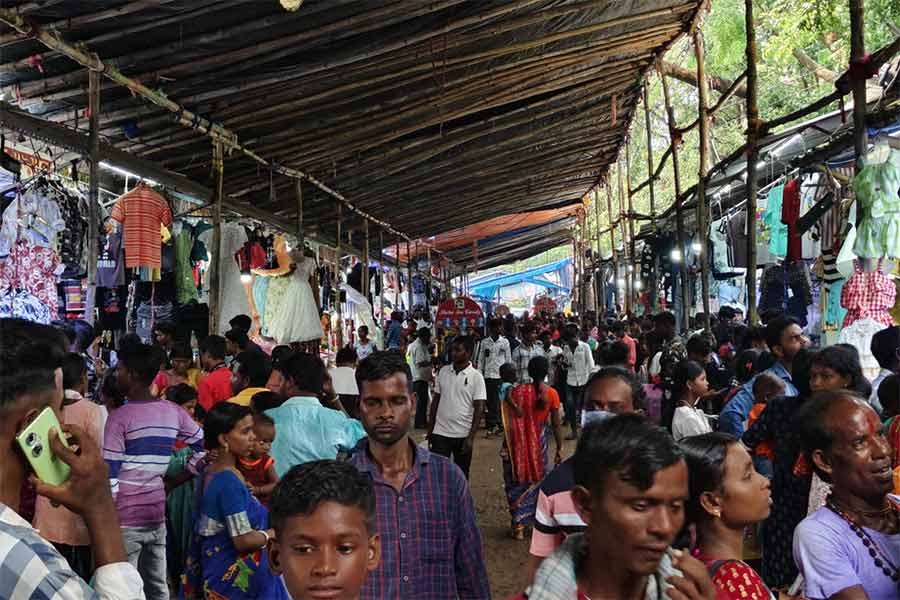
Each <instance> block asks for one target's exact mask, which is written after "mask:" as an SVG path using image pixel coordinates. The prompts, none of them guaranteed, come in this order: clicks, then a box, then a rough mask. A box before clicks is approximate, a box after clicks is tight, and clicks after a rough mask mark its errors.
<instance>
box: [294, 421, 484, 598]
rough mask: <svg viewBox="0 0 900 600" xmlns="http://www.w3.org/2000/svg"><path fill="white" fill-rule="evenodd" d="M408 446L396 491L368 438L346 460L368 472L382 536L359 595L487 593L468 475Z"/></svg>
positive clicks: (460, 595) (481, 595) (458, 595)
mask: <svg viewBox="0 0 900 600" xmlns="http://www.w3.org/2000/svg"><path fill="white" fill-rule="evenodd" d="M279 435H280V434H279ZM411 445H412V444H411ZM412 447H413V451H414V452H415V456H414V459H413V466H412V469H411V470H410V472H409V473H407V475H406V480H405V481H404V482H403V486H402V489H401V491H399V492H398V491H397V490H396V488H394V487H393V486H392V485H391V484H390V483H388V482H386V481H385V480H384V477H383V476H382V474H381V472H380V471H379V470H378V466H377V465H376V464H375V462H374V461H373V460H372V457H371V456H370V455H369V451H368V448H369V442H368V439H367V438H366V439H363V440H361V441H360V442H359V444H358V445H357V447H356V448H355V449H354V451H353V454H352V455H351V457H350V463H351V464H353V465H354V466H355V467H356V468H357V469H359V470H360V472H362V473H365V474H367V475H369V477H371V478H372V483H373V486H374V488H375V506H376V512H377V517H376V518H377V521H378V527H377V531H378V533H379V534H380V535H381V564H380V565H379V566H378V568H377V569H376V570H375V571H373V572H372V573H370V574H369V577H368V579H366V584H365V586H364V587H363V589H362V594H360V598H361V599H362V600H400V599H401V598H415V599H416V600H446V599H448V598H466V599H486V598H490V597H491V592H490V585H489V584H488V578H487V572H486V571H485V567H484V554H483V551H482V542H481V531H479V529H478V524H477V523H476V522H475V506H474V503H473V502H472V495H471V494H470V493H469V485H468V483H467V482H466V478H465V477H464V476H463V474H462V471H460V470H459V467H457V466H456V465H455V464H453V463H452V462H450V460H448V459H446V458H444V457H443V456H438V455H437V454H433V453H431V452H429V451H428V450H427V449H425V448H423V447H421V446H415V445H413V446H412Z"/></svg>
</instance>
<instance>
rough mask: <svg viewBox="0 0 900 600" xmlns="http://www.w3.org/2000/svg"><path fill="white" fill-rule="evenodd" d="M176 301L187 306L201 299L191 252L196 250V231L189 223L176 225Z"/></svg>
mask: <svg viewBox="0 0 900 600" xmlns="http://www.w3.org/2000/svg"><path fill="white" fill-rule="evenodd" d="M174 246H175V299H176V301H177V302H178V303H179V304H187V303H188V302H195V301H198V300H199V299H200V294H199V292H198V291H197V282H196V281H195V280H194V265H193V261H192V260H191V250H192V249H193V248H194V230H193V228H192V227H190V226H189V225H188V224H187V223H181V224H180V226H178V225H176V233H175V241H174Z"/></svg>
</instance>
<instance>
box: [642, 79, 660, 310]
mask: <svg viewBox="0 0 900 600" xmlns="http://www.w3.org/2000/svg"><path fill="white" fill-rule="evenodd" d="M649 86H650V83H649V82H645V83H644V129H646V130H647V173H648V174H649V175H650V227H651V231H653V233H656V190H655V189H654V185H653V184H654V178H653V128H652V127H650V91H649ZM649 286H650V289H652V290H653V291H654V293H653V294H651V295H650V311H651V312H656V309H657V307H658V305H659V293H658V291H657V290H659V256H658V255H656V254H654V255H653V272H652V273H650V283H649Z"/></svg>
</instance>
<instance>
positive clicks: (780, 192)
mask: <svg viewBox="0 0 900 600" xmlns="http://www.w3.org/2000/svg"><path fill="white" fill-rule="evenodd" d="M783 198H784V185H776V186H775V187H773V188H772V189H770V190H769V193H768V194H767V195H766V212H765V216H764V218H763V221H764V223H765V229H764V231H763V239H764V240H765V241H766V242H767V244H768V249H769V253H770V254H772V255H774V256H779V257H782V258H783V257H785V256H786V255H787V237H788V231H787V225H785V224H784V223H783V222H782V216H781V213H782V210H781V204H782V200H783ZM765 262H769V261H765Z"/></svg>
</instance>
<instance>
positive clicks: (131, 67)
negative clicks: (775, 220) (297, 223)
mask: <svg viewBox="0 0 900 600" xmlns="http://www.w3.org/2000/svg"><path fill="white" fill-rule="evenodd" d="M702 4H703V2H702V0H618V1H615V2H612V1H585V0H508V1H505V2H467V1H464V0H435V1H433V2H421V1H419V0H365V1H359V0H306V1H305V2H303V3H302V5H301V6H300V9H299V10H297V11H296V12H288V11H286V10H285V9H284V8H282V6H281V5H280V4H279V3H278V2H276V1H274V0H156V1H154V2H146V1H139V0H93V1H91V2H84V1H83V0H52V1H34V0H8V1H6V2H4V3H3V7H4V8H7V9H10V8H11V9H14V10H16V11H18V12H19V13H20V14H21V15H23V16H24V17H25V18H26V19H27V22H28V23H29V26H30V27H32V28H52V29H53V30H55V31H56V32H58V33H59V35H60V36H62V37H63V38H64V39H65V40H66V41H68V42H69V43H71V44H77V45H79V46H80V47H84V48H85V49H86V51H87V52H89V53H91V54H92V55H93V54H94V53H95V54H96V56H98V57H99V58H100V59H102V60H107V61H111V62H112V63H113V64H115V65H116V67H117V68H118V69H119V70H120V71H121V72H123V73H125V74H126V75H127V76H129V77H132V78H134V79H137V80H139V81H140V82H141V83H142V84H143V85H145V86H148V87H150V88H154V89H158V90H161V91H162V92H163V93H164V94H165V95H166V97H167V98H168V99H171V100H173V101H175V102H177V103H179V104H180V105H181V106H182V107H188V108H189V109H190V110H192V111H194V112H196V113H197V114H199V115H202V116H204V117H207V118H209V119H211V120H212V121H214V122H216V123H220V124H222V125H223V126H225V127H227V128H228V130H229V131H232V132H234V133H236V134H237V136H238V139H239V141H240V142H241V143H242V144H243V145H244V146H246V147H248V148H250V149H252V150H253V151H254V152H256V153H257V154H258V155H259V156H262V157H264V158H265V159H266V160H268V161H270V163H269V164H278V165H285V166H289V167H292V168H297V169H302V170H304V171H305V172H307V173H309V174H311V175H313V176H315V177H316V178H317V179H319V180H320V181H322V182H324V183H325V184H327V185H328V186H330V187H332V188H333V189H335V190H338V191H340V192H341V193H342V194H343V195H344V196H345V197H346V198H347V200H348V201H350V202H352V203H353V204H354V205H355V206H357V207H359V208H360V209H362V210H365V211H367V212H368V213H369V214H371V215H373V216H375V217H377V218H378V219H380V220H382V221H385V222H388V223H390V224H391V225H392V226H393V227H395V228H396V229H398V230H399V231H401V232H403V233H404V234H407V235H409V236H411V237H413V238H415V237H427V236H431V235H436V234H439V233H441V232H446V231H451V230H454V229H458V228H460V227H464V226H466V225H470V224H473V223H478V222H481V221H484V220H485V219H491V218H494V217H498V216H502V215H507V214H510V213H521V212H522V211H524V210H531V209H541V208H546V207H547V206H550V205H554V204H557V203H559V202H571V201H573V200H577V199H579V198H581V197H582V196H583V195H584V194H585V193H586V192H587V190H588V189H589V188H590V187H591V186H592V185H594V184H595V183H596V182H597V181H598V179H600V178H602V177H603V176H604V175H605V174H606V172H607V171H608V168H609V165H610V164H611V163H612V162H614V161H615V159H616V157H617V156H618V153H619V148H620V146H621V144H622V141H623V139H624V135H625V132H626V130H627V126H628V123H629V122H630V120H631V119H632V116H633V113H634V108H635V105H636V103H637V101H638V98H639V97H640V94H641V91H640V90H641V84H642V81H643V77H644V74H645V72H646V71H647V69H649V68H650V67H651V65H652V64H653V62H654V61H655V60H656V59H657V58H658V57H659V56H660V55H661V53H662V52H664V51H665V49H667V48H668V47H669V46H670V45H671V44H672V42H673V41H674V40H675V39H676V38H677V37H678V36H680V35H681V34H683V33H684V32H686V31H688V30H689V29H690V28H691V27H692V26H693V24H694V23H695V22H696V16H697V13H698V9H699V7H700V6H701V5H702ZM33 30H34V29H33ZM0 44H3V52H2V57H0V85H2V88H3V91H4V92H5V95H6V98H7V99H9V100H10V101H13V102H15V103H16V104H18V105H19V106H20V107H26V108H27V109H28V110H29V111H31V112H32V113H33V114H36V115H39V116H40V117H41V118H44V119H48V120H51V121H55V122H59V123H65V124H67V125H69V126H71V127H75V126H77V127H79V128H80V129H81V130H82V131H84V129H85V125H86V121H87V116H86V113H85V108H86V106H87V80H88V73H87V69H85V68H84V67H82V66H80V65H78V64H76V63H75V62H73V61H72V60H70V59H69V58H67V57H65V56H62V55H61V54H60V53H59V52H56V51H51V50H48V48H47V47H46V46H44V45H42V44H41V43H40V42H39V41H38V40H37V39H34V37H33V36H24V37H23V36H22V35H20V34H18V33H17V32H15V31H13V30H12V29H11V28H8V27H6V26H0ZM82 45H83V46H82ZM101 96H102V97H101V102H100V106H101V114H100V122H101V127H102V131H101V133H102V136H103V137H104V139H105V140H106V141H107V142H111V143H113V144H115V145H116V146H117V147H118V148H119V149H122V150H126V151H129V152H133V153H137V154H139V155H140V156H141V157H143V158H146V159H150V160H153V161H157V162H159V163H162V164H163V165H164V166H166V167H168V168H170V169H172V170H174V171H177V172H179V173H182V174H184V175H186V176H188V177H190V178H191V179H193V180H196V181H208V180H209V177H210V165H211V143H210V140H209V139H208V138H206V137H204V136H202V135H200V134H198V133H197V132H195V131H192V130H190V129H189V128H185V127H184V126H183V125H181V124H179V123H177V122H176V120H175V119H173V113H172V112H169V111H168V110H166V109H165V108H161V107H160V106H157V105H154V104H150V103H149V102H147V101H146V100H145V99H143V98H141V97H140V96H139V95H135V94H133V93H132V91H131V90H129V89H127V88H124V87H122V86H119V85H117V84H114V83H112V82H110V81H104V84H103V88H102V94H101ZM225 192H226V194H228V195H229V197H232V198H236V199H241V200H243V201H248V202H250V203H251V204H253V205H254V206H255V207H256V208H257V209H259V210H262V211H265V212H266V213H267V214H272V215H276V216H278V217H279V218H280V219H281V220H282V221H281V222H285V220H287V219H293V218H294V217H295V216H296V214H297V201H296V197H295V184H294V182H293V181H292V180H290V179H289V178H287V177H285V176H280V175H278V174H274V175H272V174H271V173H270V172H269V170H268V169H267V168H266V167H260V165H258V164H257V163H256V162H254V161H253V160H250V159H249V158H247V156H245V155H243V154H240V153H235V154H234V155H233V156H227V157H226V158H225ZM335 212H336V211H335V203H334V201H333V199H332V198H331V197H330V196H328V195H327V194H326V193H324V192H323V191H321V190H320V189H318V188H315V187H313V186H312V185H309V186H307V191H306V192H305V195H304V219H305V226H306V227H307V228H308V230H310V231H311V232H312V233H315V232H317V231H318V232H326V233H328V234H330V235H333V232H334V231H335V230H336V225H335ZM344 215H345V216H344V231H345V232H347V231H350V232H351V234H350V235H351V237H352V239H353V240H354V243H355V244H356V246H357V247H358V246H359V245H360V236H361V230H362V227H361V221H360V220H359V217H358V216H355V215H353V214H352V213H351V214H348V212H347V211H344ZM377 241H378V238H377V236H376V237H374V238H373V243H375V244H377ZM393 241H394V240H393V239H386V240H385V243H386V244H391V243H393ZM555 243H559V240H556V242H555ZM530 244H532V245H531V246H530V247H531V248H532V249H533V250H536V251H540V248H543V247H545V246H546V243H541V242H540V241H535V240H531V242H530ZM523 247H524V246H523ZM506 251H507V252H509V254H510V255H515V254H516V253H515V252H512V251H510V249H508V248H507V249H506ZM501 254H502V252H500V251H498V252H497V253H496V254H495V256H500V255H501Z"/></svg>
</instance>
